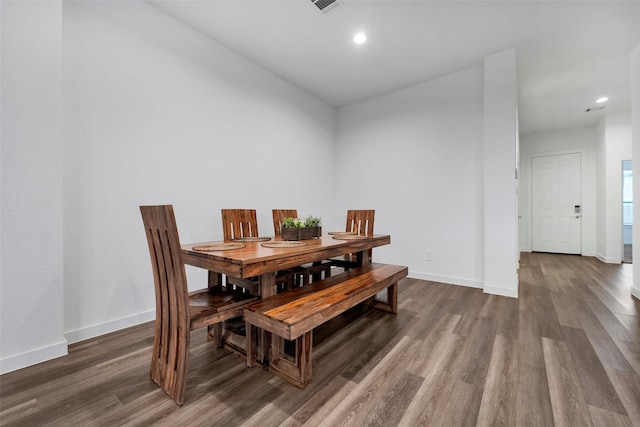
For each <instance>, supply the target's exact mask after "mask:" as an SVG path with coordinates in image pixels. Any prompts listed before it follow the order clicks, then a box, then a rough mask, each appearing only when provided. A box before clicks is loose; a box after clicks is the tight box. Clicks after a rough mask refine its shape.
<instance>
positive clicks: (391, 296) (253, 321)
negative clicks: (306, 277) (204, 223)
mask: <svg viewBox="0 0 640 427" xmlns="http://www.w3.org/2000/svg"><path fill="white" fill-rule="evenodd" d="M407 274H408V268H407V267H403V266H399V265H390V264H377V263H373V264H367V265H364V266H362V267H358V268H355V269H352V270H349V271H345V272H344V273H341V274H339V275H336V276H332V277H328V278H326V279H324V280H321V281H319V282H314V283H311V284H310V285H307V286H303V287H301V288H295V289H292V290H290V291H287V292H283V293H280V294H278V295H275V296H272V297H268V298H265V299H262V300H259V301H257V302H255V303H251V304H249V305H247V306H245V309H244V319H245V322H246V339H247V345H246V348H247V366H249V367H252V366H255V363H256V344H255V343H256V336H257V330H256V327H258V328H262V329H263V330H265V331H268V332H271V351H270V357H269V367H270V370H271V371H272V372H274V373H275V374H276V375H278V376H280V377H282V378H284V379H285V380H287V381H289V382H290V383H292V384H294V385H296V386H298V387H301V388H304V387H305V386H307V385H308V384H309V383H310V382H311V347H312V345H313V342H312V341H313V329H314V328H315V327H317V326H319V325H322V324H323V323H325V322H326V321H328V320H330V319H332V318H334V317H336V316H338V315H340V314H342V313H344V312H345V311H346V310H348V309H350V308H351V307H354V306H355V305H357V304H359V303H361V302H364V301H367V300H369V299H372V302H371V307H373V308H376V309H380V310H383V311H386V312H389V313H394V314H395V313H397V311H398V285H397V284H398V281H399V280H400V279H402V278H403V277H406V276H407ZM385 288H386V289H387V302H383V301H379V300H377V299H376V298H375V296H376V294H377V293H378V292H380V291H382V290H383V289H385ZM284 339H287V340H290V341H291V340H295V355H294V356H290V355H288V354H286V353H285V351H284Z"/></svg>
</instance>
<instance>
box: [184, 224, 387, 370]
mask: <svg viewBox="0 0 640 427" xmlns="http://www.w3.org/2000/svg"><path fill="white" fill-rule="evenodd" d="M334 237H337V238H334ZM270 241H271V242H278V241H281V240H280V239H273V240H270ZM303 242H304V243H305V245H304V246H299V247H283V248H270V247H265V246H263V245H262V243H268V242H242V244H243V245H244V247H243V248H240V249H231V250H221V251H200V250H195V249H194V247H197V246H202V245H208V244H215V243H223V242H200V243H189V244H185V245H182V258H183V262H184V264H187V265H192V266H195V267H200V268H204V269H206V270H208V271H209V287H214V286H219V285H221V284H222V283H223V278H222V275H227V276H231V277H238V278H243V279H248V278H253V277H258V287H257V291H256V294H257V296H259V297H261V298H266V297H269V296H273V295H275V294H276V272H278V271H282V270H285V269H289V268H294V267H298V266H301V265H303V264H308V263H314V262H320V261H322V260H327V259H330V258H334V257H340V256H343V255H347V254H354V253H355V254H357V263H358V264H359V265H364V264H368V263H370V262H371V261H370V259H369V250H371V249H373V248H375V247H379V246H384V245H388V244H390V243H391V236H389V235H386V234H374V235H371V236H367V237H366V238H347V240H344V239H341V238H340V236H334V235H329V234H324V235H323V236H322V237H321V238H318V239H309V240H304V241H303ZM226 243H229V242H226ZM221 339H222V338H221ZM268 343H269V336H268V333H265V332H263V333H262V334H260V335H259V344H258V357H257V361H258V362H259V363H263V364H264V363H268V361H267V355H268ZM224 344H225V345H228V346H229V347H230V348H231V349H233V350H234V351H240V352H245V351H246V349H245V348H244V341H243V340H242V339H240V337H238V336H234V335H233V333H232V334H231V336H230V337H225V340H224Z"/></svg>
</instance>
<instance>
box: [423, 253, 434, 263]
mask: <svg viewBox="0 0 640 427" xmlns="http://www.w3.org/2000/svg"><path fill="white" fill-rule="evenodd" d="M425 258H426V260H427V261H433V257H432V254H431V252H427V254H426V257H425Z"/></svg>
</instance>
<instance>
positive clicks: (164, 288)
mask: <svg viewBox="0 0 640 427" xmlns="http://www.w3.org/2000/svg"><path fill="white" fill-rule="evenodd" d="M140 212H141V213H142V221H143V223H144V228H145V232H146V235H147V243H148V245H149V254H150V256H151V266H152V268H153V278H154V284H155V295H156V321H155V336H154V340H153V353H152V357H151V374H150V376H151V379H152V380H153V381H154V382H155V383H156V384H158V385H159V386H160V387H161V388H162V389H163V390H164V391H165V392H166V393H167V394H168V395H169V396H171V398H172V399H173V400H174V401H175V402H176V403H177V404H178V405H182V404H183V403H184V398H185V391H186V385H187V371H188V368H189V343H190V336H191V334H190V332H191V331H192V330H194V329H197V328H201V327H205V326H209V325H214V324H215V325H220V326H221V322H223V321H224V320H226V319H230V318H233V317H238V316H242V312H243V307H244V306H245V305H246V304H248V303H250V302H253V301H255V300H257V297H254V296H251V295H249V294H245V293H240V292H235V291H233V290H232V289H230V288H229V287H226V286H217V287H212V288H208V289H201V290H198V291H194V292H191V293H190V292H189V291H188V288H187V279H186V274H185V268H184V263H183V261H182V251H181V248H180V239H179V237H178V229H177V227H176V220H175V216H174V213H173V206H171V205H163V206H140Z"/></svg>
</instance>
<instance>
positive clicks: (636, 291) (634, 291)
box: [631, 286, 640, 299]
mask: <svg viewBox="0 0 640 427" xmlns="http://www.w3.org/2000/svg"><path fill="white" fill-rule="evenodd" d="M631 295H633V296H634V297H635V298H636V299H640V289H638V288H636V287H634V286H632V287H631Z"/></svg>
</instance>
